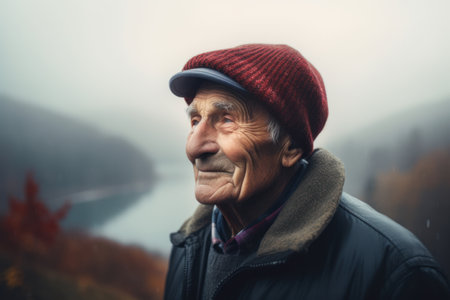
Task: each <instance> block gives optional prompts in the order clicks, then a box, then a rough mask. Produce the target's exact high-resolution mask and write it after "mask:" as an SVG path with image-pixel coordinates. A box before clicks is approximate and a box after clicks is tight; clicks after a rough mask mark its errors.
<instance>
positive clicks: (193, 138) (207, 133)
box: [186, 119, 220, 162]
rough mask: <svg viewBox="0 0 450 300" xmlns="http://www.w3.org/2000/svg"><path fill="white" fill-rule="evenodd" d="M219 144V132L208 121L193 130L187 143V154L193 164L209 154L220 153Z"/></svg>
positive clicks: (201, 121) (205, 120)
mask: <svg viewBox="0 0 450 300" xmlns="http://www.w3.org/2000/svg"><path fill="white" fill-rule="evenodd" d="M219 150H220V149H219V145H218V144H217V130H216V128H214V126H213V125H212V124H211V122H209V120H207V119H203V120H200V122H199V123H198V124H197V125H196V126H195V127H194V128H193V129H192V131H191V133H190V134H189V136H188V139H187V142H186V154H187V156H188V158H189V160H190V161H191V162H194V160H195V159H196V158H200V157H202V156H204V155H207V154H214V153H217V152H218V151H219Z"/></svg>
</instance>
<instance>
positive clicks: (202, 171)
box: [186, 88, 282, 204]
mask: <svg viewBox="0 0 450 300" xmlns="http://www.w3.org/2000/svg"><path fill="white" fill-rule="evenodd" d="M188 115H189V117H190V121H191V131H190V133H189V135H188V139H187V143H186V153H187V156H188V158H189V160H190V161H191V162H192V164H193V166H194V176H195V196H196V198H197V200H198V201H199V202H200V203H204V204H226V203H229V204H231V203H235V204H237V203H239V202H241V203H242V201H246V200H248V199H252V198H257V197H258V195H262V194H264V195H267V194H270V193H271V192H272V191H273V190H274V187H273V186H274V183H275V182H276V178H277V176H278V175H279V173H280V170H281V166H282V164H281V158H280V157H281V154H280V152H281V149H280V147H279V146H277V145H275V144H274V143H273V141H272V139H271V137H270V134H269V132H268V131H267V125H268V120H269V115H268V113H267V112H266V110H264V109H263V107H261V106H259V105H257V104H255V103H253V102H251V103H244V102H243V101H241V100H238V99H237V98H236V97H235V96H233V94H231V93H229V92H226V91H224V90H221V89H212V88H211V89H201V90H199V92H198V93H197V95H196V97H195V98H194V100H193V102H192V103H191V105H190V106H189V108H188ZM275 190H276V188H275Z"/></svg>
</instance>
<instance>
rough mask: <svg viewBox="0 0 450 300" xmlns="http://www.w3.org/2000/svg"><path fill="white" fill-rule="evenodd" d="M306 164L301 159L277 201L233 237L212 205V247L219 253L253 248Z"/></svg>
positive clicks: (296, 184) (276, 213) (271, 221)
mask: <svg viewBox="0 0 450 300" xmlns="http://www.w3.org/2000/svg"><path fill="white" fill-rule="evenodd" d="M307 165H308V162H307V161H306V160H304V159H302V160H301V161H300V168H299V170H298V172H297V174H296V175H295V176H294V178H293V179H292V180H291V181H290V183H289V184H288V186H287V188H286V189H285V190H284V192H283V194H282V195H281V196H280V198H279V199H278V201H276V202H275V204H274V205H273V206H272V207H271V208H269V210H267V211H266V212H265V213H264V214H262V215H261V216H260V217H259V218H257V219H256V220H255V221H254V222H253V223H251V224H250V225H248V226H247V227H245V228H244V229H242V230H241V231H239V232H238V234H236V235H235V236H234V237H231V232H230V229H229V227H228V224H227V223H226V221H225V218H224V217H223V215H222V213H221V212H220V210H219V209H218V208H217V206H214V209H213V213H212V222H211V241H212V245H213V247H214V249H215V250H216V251H217V252H219V253H223V254H231V255H238V254H241V253H247V252H249V251H251V250H252V249H254V247H256V245H257V244H258V243H259V241H260V240H261V238H262V236H263V235H264V233H265V232H266V231H267V230H268V229H269V227H270V225H272V223H273V222H274V221H275V218H276V217H277V216H278V214H279V213H280V211H281V209H282V208H283V205H284V203H285V202H286V200H287V199H288V198H289V196H290V195H291V194H292V193H293V192H294V190H295V189H296V187H297V186H298V184H299V183H300V181H301V178H302V177H303V174H304V173H305V170H306V167H307ZM226 237H229V238H226Z"/></svg>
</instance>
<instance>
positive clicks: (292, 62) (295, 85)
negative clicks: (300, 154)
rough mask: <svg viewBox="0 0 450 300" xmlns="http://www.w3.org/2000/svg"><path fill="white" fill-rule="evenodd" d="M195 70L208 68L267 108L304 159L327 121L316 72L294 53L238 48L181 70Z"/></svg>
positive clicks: (213, 54) (265, 47) (258, 46)
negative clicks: (229, 80)
mask: <svg viewBox="0 0 450 300" xmlns="http://www.w3.org/2000/svg"><path fill="white" fill-rule="evenodd" d="M195 68H210V69H214V70H216V71H219V72H221V73H223V74H225V75H227V76H228V77H230V78H232V79H233V80H235V81H236V82H238V83H239V84H240V85H241V86H242V87H244V88H245V89H246V90H247V91H248V92H250V93H251V94H253V95H255V96H256V98H257V99H258V100H259V101H262V102H263V103H264V104H265V105H266V107H268V109H269V110H270V111H271V113H272V114H273V115H274V116H275V118H277V119H278V121H279V122H280V124H281V125H282V126H283V127H284V128H285V129H286V130H287V132H288V133H289V134H290V135H291V136H292V138H293V139H294V141H295V142H296V143H297V145H298V146H300V147H301V148H302V150H303V151H304V154H305V155H309V154H311V153H312V150H313V148H314V146H313V141H314V139H315V138H316V137H317V135H318V134H319V133H320V131H322V129H323V127H324V125H325V122H326V120H327V117H328V105H327V96H326V93H325V87H324V84H323V81H322V77H321V76H320V74H319V72H318V71H317V70H316V69H315V68H314V66H313V65H312V64H310V63H309V62H308V61H307V60H306V59H305V58H304V57H303V56H302V55H301V54H300V53H299V52H298V51H297V50H295V49H293V48H291V47H289V46H286V45H267V44H249V45H243V46H239V47H235V48H231V49H223V50H217V51H211V52H206V53H203V54H199V55H197V56H194V57H193V58H191V59H190V60H189V61H188V62H187V63H186V65H185V66H184V68H183V70H189V69H195ZM185 99H186V102H187V103H188V104H190V103H191V102H192V98H185Z"/></svg>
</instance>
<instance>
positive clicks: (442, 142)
mask: <svg viewBox="0 0 450 300" xmlns="http://www.w3.org/2000/svg"><path fill="white" fill-rule="evenodd" d="M449 133H450V101H445V102H440V103H430V104H428V105H426V106H423V107H419V108H416V109H414V110H410V111H406V112H404V113H403V114H401V115H398V116H394V117H392V118H390V119H387V120H385V121H384V122H380V123H379V124H376V125H375V126H373V127H372V128H366V129H365V130H364V131H361V132H359V133H356V134H354V135H353V136H351V137H349V138H346V139H342V140H341V141H340V142H339V143H337V144H336V145H331V147H329V149H331V151H333V152H334V153H335V154H337V155H338V156H339V157H340V158H341V159H342V160H343V161H344V164H345V167H346V184H345V185H346V186H345V190H346V191H348V192H350V193H352V194H354V195H357V196H358V197H360V198H361V199H363V200H364V201H366V202H368V203H369V204H370V205H372V206H373V207H374V208H375V209H377V210H379V211H380V212H382V213H384V214H386V215H388V216H389V217H391V218H392V219H394V220H395V221H397V222H399V223H400V224H402V225H403V226H405V227H406V228H408V229H409V230H411V231H412V232H413V233H414V234H415V235H416V236H417V237H418V238H419V239H420V240H421V241H422V242H423V243H424V244H425V246H427V248H428V249H429V250H430V251H431V253H432V254H433V255H434V257H435V258H436V259H437V261H438V262H440V264H441V265H442V267H443V268H444V269H445V270H446V271H447V273H450V221H449V213H450V134H449Z"/></svg>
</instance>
